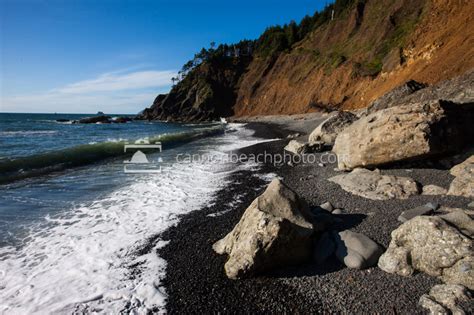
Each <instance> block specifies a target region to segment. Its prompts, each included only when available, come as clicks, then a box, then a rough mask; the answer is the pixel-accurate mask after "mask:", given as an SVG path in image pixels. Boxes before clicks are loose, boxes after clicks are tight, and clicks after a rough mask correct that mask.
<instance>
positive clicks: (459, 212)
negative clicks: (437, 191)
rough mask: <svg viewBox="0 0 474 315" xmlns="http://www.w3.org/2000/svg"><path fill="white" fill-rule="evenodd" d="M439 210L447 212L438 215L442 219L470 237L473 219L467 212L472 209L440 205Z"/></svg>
mask: <svg viewBox="0 0 474 315" xmlns="http://www.w3.org/2000/svg"><path fill="white" fill-rule="evenodd" d="M440 211H444V212H447V213H445V214H442V215H440V216H439V217H440V218H442V219H443V220H444V221H446V222H448V223H450V224H452V225H454V226H455V227H457V228H458V230H459V231H461V232H462V233H463V234H465V235H467V236H470V237H473V236H474V220H472V219H471V217H470V216H469V215H468V212H472V211H469V210H464V209H460V208H447V207H442V208H441V209H440Z"/></svg>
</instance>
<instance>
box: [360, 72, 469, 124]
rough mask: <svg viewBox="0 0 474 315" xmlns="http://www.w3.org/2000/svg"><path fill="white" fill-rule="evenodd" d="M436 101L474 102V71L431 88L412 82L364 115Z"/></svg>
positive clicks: (392, 92) (403, 85) (381, 99)
mask: <svg viewBox="0 0 474 315" xmlns="http://www.w3.org/2000/svg"><path fill="white" fill-rule="evenodd" d="M436 100H445V101H450V102H455V103H458V104H461V103H463V104H467V103H472V102H474V70H472V69H471V70H469V71H467V72H466V73H465V74H463V75H460V76H458V77H454V78H452V79H450V80H444V81H441V82H439V83H437V84H434V85H431V86H427V85H426V84H424V83H420V82H417V81H414V80H410V81H408V82H406V83H404V84H402V85H401V86H399V87H396V88H395V89H393V90H391V91H389V92H388V93H386V94H384V95H383V96H381V97H379V98H378V99H377V100H375V101H374V102H372V104H370V105H369V106H368V107H367V109H366V110H365V112H364V113H363V114H362V115H368V114H372V113H374V112H376V111H378V110H382V109H386V108H390V107H395V106H401V105H406V104H412V103H418V102H428V101H436Z"/></svg>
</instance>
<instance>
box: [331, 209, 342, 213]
mask: <svg viewBox="0 0 474 315" xmlns="http://www.w3.org/2000/svg"><path fill="white" fill-rule="evenodd" d="M331 213H332V214H342V210H341V209H334V210H333V211H332V212H331Z"/></svg>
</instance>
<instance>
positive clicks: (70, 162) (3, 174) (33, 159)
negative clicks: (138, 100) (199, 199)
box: [0, 126, 224, 184]
mask: <svg viewBox="0 0 474 315" xmlns="http://www.w3.org/2000/svg"><path fill="white" fill-rule="evenodd" d="M223 132H224V126H214V127H208V128H203V129H199V130H195V131H188V132H179V133H172V134H163V135H159V136H155V137H151V138H149V139H148V140H149V142H150V143H156V142H161V143H162V144H164V145H166V147H174V146H178V145H182V144H184V143H187V142H191V141H194V140H197V139H200V138H204V137H209V136H214V135H218V134H221V133H223ZM125 144H127V142H125V141H119V142H101V143H94V144H83V145H78V146H75V147H71V148H67V149H63V150H58V151H51V152H46V153H43V154H38V155H32V156H27V157H22V158H17V159H11V160H4V161H2V162H0V184H6V183H11V182H13V181H16V180H20V179H25V178H29V177H34V176H40V175H45V174H48V173H52V172H55V171H61V170H64V169H68V168H72V167H76V166H83V165H87V164H92V163H95V162H98V161H101V160H105V159H108V158H115V157H119V156H126V155H130V153H126V152H124V145H125Z"/></svg>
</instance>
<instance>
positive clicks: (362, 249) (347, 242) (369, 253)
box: [333, 230, 383, 269]
mask: <svg viewBox="0 0 474 315" xmlns="http://www.w3.org/2000/svg"><path fill="white" fill-rule="evenodd" d="M333 239H334V241H335V242H336V257H337V258H338V259H339V260H340V261H341V262H342V263H344V264H345V265H346V266H347V267H349V268H355V269H364V268H368V267H372V266H374V265H376V264H377V261H378V259H379V257H380V255H382V253H383V248H382V247H381V246H379V245H378V244H377V243H375V242H374V241H372V240H371V239H370V238H368V237H367V236H365V235H364V234H361V233H356V232H352V231H349V230H346V231H342V232H339V233H337V232H333Z"/></svg>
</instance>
